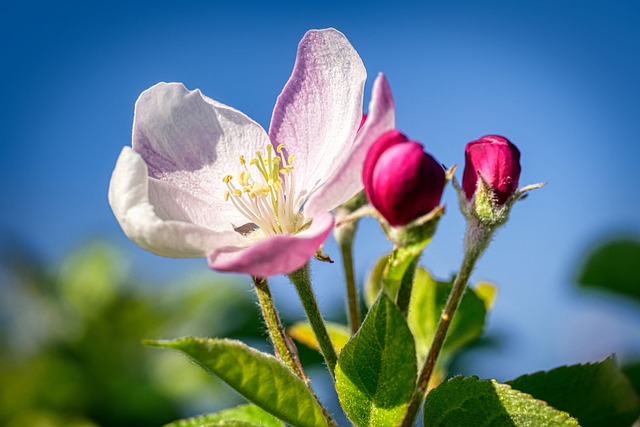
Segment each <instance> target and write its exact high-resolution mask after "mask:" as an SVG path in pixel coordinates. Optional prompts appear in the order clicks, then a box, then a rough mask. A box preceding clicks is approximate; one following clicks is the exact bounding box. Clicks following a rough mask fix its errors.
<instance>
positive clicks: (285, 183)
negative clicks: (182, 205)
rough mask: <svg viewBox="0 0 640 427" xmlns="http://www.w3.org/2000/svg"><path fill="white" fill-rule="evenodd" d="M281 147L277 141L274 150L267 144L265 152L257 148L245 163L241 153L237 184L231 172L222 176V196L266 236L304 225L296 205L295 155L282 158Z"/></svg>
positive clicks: (293, 230)
mask: <svg viewBox="0 0 640 427" xmlns="http://www.w3.org/2000/svg"><path fill="white" fill-rule="evenodd" d="M283 148H284V144H280V145H278V147H277V148H276V149H275V151H274V149H273V145H271V144H267V149H266V155H265V154H263V152H261V151H257V152H256V157H254V158H253V159H251V160H250V161H249V165H248V166H247V161H246V159H245V157H244V156H240V168H241V169H240V172H239V173H238V179H237V183H238V185H236V184H235V183H234V182H233V176H232V175H226V176H225V177H224V178H223V179H222V182H224V183H225V184H226V185H227V190H226V191H225V192H224V199H225V200H227V201H229V200H230V201H231V202H232V203H233V205H234V206H235V207H236V209H238V211H239V212H240V213H241V214H242V215H244V217H245V218H247V219H248V220H249V221H251V222H252V223H254V224H256V225H257V226H258V227H260V229H261V230H262V232H264V233H265V234H267V235H273V234H294V233H297V232H298V231H300V229H301V228H302V225H303V224H302V214H301V213H300V211H299V209H296V207H295V197H294V192H295V187H296V180H295V174H294V169H293V160H294V158H295V156H294V155H289V157H288V158H287V157H285V154H284V153H283Z"/></svg>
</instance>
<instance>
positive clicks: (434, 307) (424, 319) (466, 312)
mask: <svg viewBox="0 0 640 427" xmlns="http://www.w3.org/2000/svg"><path fill="white" fill-rule="evenodd" d="M452 287H453V281H449V282H440V281H437V280H435V279H434V278H433V277H431V274H429V272H428V271H427V270H425V269H423V268H418V270H417V271H416V277H415V281H414V283H413V292H412V294H411V303H410V304H409V316H408V322H409V327H410V328H411V332H412V333H413V336H414V337H415V341H416V350H417V354H418V360H419V362H420V363H422V361H423V360H424V359H425V357H426V355H427V353H428V351H429V347H430V346H431V342H432V341H433V335H434V334H435V330H436V327H437V326H438V321H439V320H440V315H441V314H442V310H443V309H444V306H445V304H446V302H447V298H448V297H449V293H451V288H452ZM486 315H487V310H486V308H485V302H484V301H483V300H482V299H480V298H479V297H478V296H477V295H476V294H475V292H474V291H473V289H471V288H467V290H466V292H465V294H464V296H463V297H462V301H461V302H460V306H459V307H458V310H457V311H456V314H455V316H454V318H453V322H452V323H451V326H450V328H449V332H448V333H447V339H446V340H445V343H444V346H443V349H442V357H444V358H447V357H449V356H451V355H452V354H453V353H454V352H455V351H457V350H459V349H461V348H462V347H464V346H465V345H467V344H469V343H470V342H472V341H473V340H475V339H477V338H478V337H480V335H482V331H483V329H484V323H485V318H486Z"/></svg>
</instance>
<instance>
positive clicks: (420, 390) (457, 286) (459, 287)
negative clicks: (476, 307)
mask: <svg viewBox="0 0 640 427" xmlns="http://www.w3.org/2000/svg"><path fill="white" fill-rule="evenodd" d="M494 230H495V228H492V227H486V226H484V225H483V224H482V223H481V222H479V221H469V222H468V223H467V232H466V234H465V250H464V257H463V259H462V263H461V265H460V270H459V271H458V275H457V276H456V279H455V280H454V282H453V288H452V289H451V293H450V294H449V298H448V299H447V303H446V305H445V307H444V309H443V310H442V314H441V316H440V320H439V322H438V326H437V327H436V332H435V334H434V337H433V342H432V344H431V347H430V349H429V353H428V354H427V358H426V360H425V362H424V365H423V366H422V369H421V370H420V374H419V376H418V381H417V384H416V389H415V391H414V393H413V396H412V398H411V401H410V403H409V406H408V407H407V412H406V415H405V418H404V420H403V421H402V424H401V426H402V427H410V426H413V423H414V421H415V418H416V416H417V414H418V410H419V409H420V405H422V401H423V400H424V397H425V395H426V393H427V391H428V386H429V380H430V379H431V376H432V374H433V371H434V369H435V366H436V361H437V360H438V356H439V355H440V351H441V350H442V346H443V344H444V341H445V338H446V337H447V332H448V331H449V326H451V322H452V321H453V316H454V315H455V313H456V310H457V309H458V306H459V305H460V301H461V300H462V296H463V295H464V291H465V289H466V287H467V283H468V281H469V277H470V276H471V272H472V271H473V268H474V267H475V265H476V262H477V261H478V259H479V258H480V256H481V255H482V253H483V252H484V250H485V249H486V248H487V246H488V245H489V243H490V242H491V237H492V236H493V232H494Z"/></svg>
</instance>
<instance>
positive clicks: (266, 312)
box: [252, 277, 337, 427]
mask: <svg viewBox="0 0 640 427" xmlns="http://www.w3.org/2000/svg"><path fill="white" fill-rule="evenodd" d="M252 279H253V283H254V285H255V288H256V294H257V295H258V301H259V302H260V309H261V310H262V317H263V318H264V322H265V324H266V325H267V330H268V331H269V336H270V337H271V341H272V342H273V345H274V347H275V349H276V354H277V356H278V358H279V359H280V360H282V361H283V363H284V364H285V365H286V366H287V367H288V368H289V369H291V370H292V371H293V372H294V373H295V374H296V375H297V376H298V377H300V379H302V381H304V382H305V384H307V386H309V385H310V381H309V377H307V375H306V374H305V372H304V370H303V369H302V365H301V364H300V361H299V360H298V358H297V356H296V355H295V353H294V351H293V350H292V348H291V347H290V345H289V344H288V342H289V341H288V338H287V336H286V335H285V332H284V328H283V327H282V323H281V322H280V316H278V312H277V310H276V307H275V305H274V303H273V297H272V296H271V291H270V290H269V284H268V283H267V279H265V278H263V277H252ZM309 390H310V391H311V394H312V395H313V397H314V398H315V399H316V401H318V404H320V408H322V413H323V414H324V417H325V419H326V420H327V423H328V424H329V426H331V427H337V424H336V422H335V421H334V420H333V418H331V415H329V411H327V409H326V408H325V407H324V405H322V402H320V400H319V399H318V396H316V394H315V392H314V391H313V390H312V389H311V387H309Z"/></svg>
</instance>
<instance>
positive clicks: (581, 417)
mask: <svg viewBox="0 0 640 427" xmlns="http://www.w3.org/2000/svg"><path fill="white" fill-rule="evenodd" d="M507 384H509V385H510V386H511V387H512V388H514V389H517V390H520V391H523V392H525V393H529V394H531V395H532V396H533V397H535V398H536V399H542V400H544V401H546V402H548V403H549V404H550V405H552V406H554V407H555V408H558V409H561V410H563V411H567V412H568V413H570V414H571V415H572V416H573V417H575V418H576V419H577V420H578V421H579V422H580V425H581V426H583V427H589V426H606V427H628V426H630V425H631V424H633V422H634V421H636V420H637V419H638V416H640V400H639V399H638V396H637V395H636V393H635V391H634V389H633V386H632V384H631V382H630V381H629V380H628V379H627V377H626V376H625V375H624V374H623V373H622V371H621V370H620V369H619V368H618V367H617V366H616V362H615V359H614V358H613V357H609V358H607V359H605V360H603V361H602V362H598V363H588V364H583V365H572V366H562V367H560V368H556V369H553V370H551V371H548V372H536V373H534V374H529V375H523V376H521V377H518V378H516V379H514V380H512V381H509V382H508V383H507Z"/></svg>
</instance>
